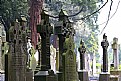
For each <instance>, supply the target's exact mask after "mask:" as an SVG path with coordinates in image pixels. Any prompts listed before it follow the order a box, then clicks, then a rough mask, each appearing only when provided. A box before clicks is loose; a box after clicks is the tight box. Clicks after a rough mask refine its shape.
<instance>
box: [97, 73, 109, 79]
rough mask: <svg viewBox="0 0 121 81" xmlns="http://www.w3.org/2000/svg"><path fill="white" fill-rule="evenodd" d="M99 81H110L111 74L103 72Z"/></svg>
mask: <svg viewBox="0 0 121 81" xmlns="http://www.w3.org/2000/svg"><path fill="white" fill-rule="evenodd" d="M99 81H110V74H109V73H108V72H102V73H101V74H100V76H99Z"/></svg>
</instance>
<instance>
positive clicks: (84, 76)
mask: <svg viewBox="0 0 121 81" xmlns="http://www.w3.org/2000/svg"><path fill="white" fill-rule="evenodd" d="M78 76H79V80H80V81H89V78H88V71H86V70H80V71H78Z"/></svg>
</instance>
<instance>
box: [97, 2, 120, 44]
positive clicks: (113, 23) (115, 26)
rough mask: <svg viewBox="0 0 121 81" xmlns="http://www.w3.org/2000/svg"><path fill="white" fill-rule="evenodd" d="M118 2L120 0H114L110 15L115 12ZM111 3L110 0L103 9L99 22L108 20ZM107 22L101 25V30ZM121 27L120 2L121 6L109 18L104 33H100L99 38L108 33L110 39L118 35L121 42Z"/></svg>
mask: <svg viewBox="0 0 121 81" xmlns="http://www.w3.org/2000/svg"><path fill="white" fill-rule="evenodd" d="M104 1H107V0H104ZM118 2H119V0H113V4H112V9H111V13H110V16H112V14H114V13H115V11H116V8H117V4H118ZM110 3H111V2H110V0H108V4H107V5H106V6H105V7H103V8H102V9H101V12H100V15H99V20H98V23H99V24H100V23H103V22H105V21H107V19H108V13H109V9H110ZM105 24H106V23H105ZM105 24H103V25H99V28H100V31H102V29H103V28H104V26H105ZM120 27H121V3H119V7H118V10H117V12H116V14H115V15H114V16H113V17H112V18H111V19H110V20H109V22H108V24H107V26H106V28H105V29H104V31H103V33H102V34H101V35H99V38H102V36H103V34H104V33H106V35H107V37H108V40H109V41H112V40H113V38H114V37H117V38H118V39H119V43H121V30H120V29H121V28H120Z"/></svg>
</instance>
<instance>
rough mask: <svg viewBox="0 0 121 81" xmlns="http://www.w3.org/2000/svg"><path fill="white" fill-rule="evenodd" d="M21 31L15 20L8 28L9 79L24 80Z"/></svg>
mask: <svg viewBox="0 0 121 81" xmlns="http://www.w3.org/2000/svg"><path fill="white" fill-rule="evenodd" d="M22 32H23V28H22V25H21V24H20V23H19V22H17V21H16V22H14V23H13V24H12V25H11V28H10V30H9V46H10V49H9V50H10V51H9V55H8V58H9V81H26V54H25V51H24V50H25V49H24V42H25V41H24V40H23V33H22Z"/></svg>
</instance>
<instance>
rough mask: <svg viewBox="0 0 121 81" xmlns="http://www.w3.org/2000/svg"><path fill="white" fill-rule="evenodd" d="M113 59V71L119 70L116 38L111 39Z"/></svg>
mask: <svg viewBox="0 0 121 81" xmlns="http://www.w3.org/2000/svg"><path fill="white" fill-rule="evenodd" d="M112 49H113V59H114V69H115V70H118V69H119V55H118V38H113V44H112Z"/></svg>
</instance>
